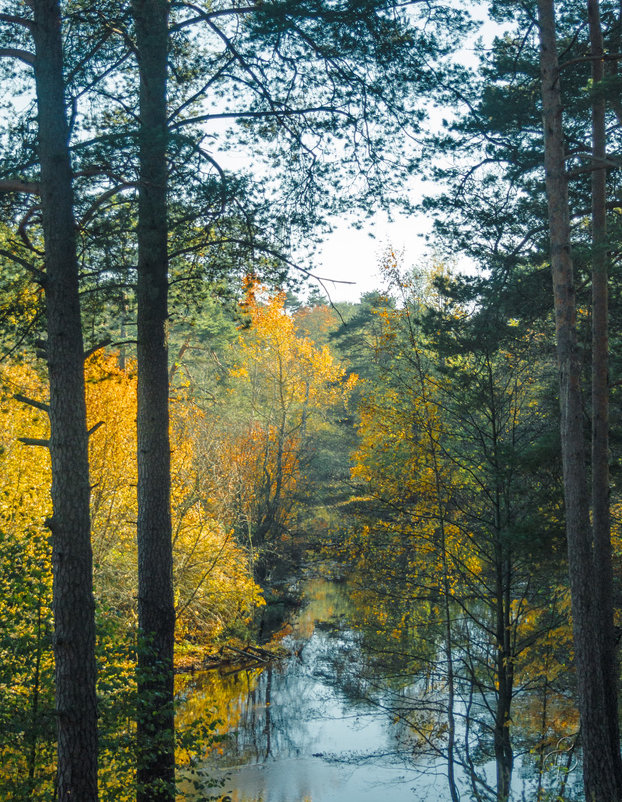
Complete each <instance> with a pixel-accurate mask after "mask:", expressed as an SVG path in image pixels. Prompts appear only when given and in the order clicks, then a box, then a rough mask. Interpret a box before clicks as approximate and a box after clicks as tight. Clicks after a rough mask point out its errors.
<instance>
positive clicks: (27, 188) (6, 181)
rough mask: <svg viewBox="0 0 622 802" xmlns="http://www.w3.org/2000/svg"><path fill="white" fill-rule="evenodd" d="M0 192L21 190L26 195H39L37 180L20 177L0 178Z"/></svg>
mask: <svg viewBox="0 0 622 802" xmlns="http://www.w3.org/2000/svg"><path fill="white" fill-rule="evenodd" d="M0 192H23V193H25V194H26V195H40V194H41V189H40V187H39V183H38V182H37V181H22V179H21V178H3V179H0Z"/></svg>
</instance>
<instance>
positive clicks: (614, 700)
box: [587, 0, 622, 789]
mask: <svg viewBox="0 0 622 802" xmlns="http://www.w3.org/2000/svg"><path fill="white" fill-rule="evenodd" d="M587 12H588V22H589V29H590V43H591V56H592V61H591V64H592V86H593V91H594V94H593V97H592V159H593V163H592V531H593V539H594V593H595V596H596V606H597V609H598V610H599V620H600V632H599V634H600V637H601V660H602V668H603V681H604V684H605V696H606V698H607V699H608V700H609V705H610V707H611V710H612V711H617V709H618V666H617V655H616V648H615V632H614V625H613V565H612V553H611V531H610V516H609V364H608V359H609V299H608V273H609V255H608V253H607V187H606V182H607V168H606V166H605V160H606V155H607V153H606V146H607V136H606V126H605V96H604V94H603V91H602V88H601V86H602V81H603V79H604V77H605V70H604V66H605V65H604V60H603V54H604V46H603V34H602V28H601V22H600V8H599V3H598V0H588V3H587ZM608 725H609V727H610V738H611V745H612V757H613V760H614V768H615V771H616V776H617V782H618V787H619V788H620V789H622V759H621V758H620V750H619V748H618V747H617V746H616V745H617V744H619V743H620V730H619V723H618V716H617V715H614V714H613V712H612V714H610V715H609V718H608Z"/></svg>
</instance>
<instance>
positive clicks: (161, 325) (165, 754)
mask: <svg viewBox="0 0 622 802" xmlns="http://www.w3.org/2000/svg"><path fill="white" fill-rule="evenodd" d="M132 13H133V16H134V21H135V25H136V44H137V57H138V67H139V73H140V184H139V207H138V291H137V297H138V318H137V324H138V414H137V431H138V627H139V637H140V643H139V650H138V696H139V709H138V722H137V738H138V774H137V777H138V794H137V799H138V801H139V802H172V800H174V798H175V789H174V779H175V747H174V718H173V713H174V711H173V638H174V629H175V609H174V599H173V559H172V533H171V511H170V488H171V477H170V444H169V409H168V352H167V344H166V321H167V316H168V310H167V296H168V251H167V163H166V148H167V121H166V80H167V55H168V52H167V51H168V3H167V0H133V2H132Z"/></svg>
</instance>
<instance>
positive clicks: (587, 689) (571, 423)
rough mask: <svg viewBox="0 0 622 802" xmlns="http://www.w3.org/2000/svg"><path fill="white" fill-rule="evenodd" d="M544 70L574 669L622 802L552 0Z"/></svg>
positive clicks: (605, 786)
mask: <svg viewBox="0 0 622 802" xmlns="http://www.w3.org/2000/svg"><path fill="white" fill-rule="evenodd" d="M538 17H539V26H540V66H541V75H542V106H543V109H542V112H543V127H544V145H545V156H544V164H545V173H546V193H547V201H548V209H549V236H550V242H551V270H552V274H553V296H554V303H555V321H556V330H557V356H558V362H559V386H560V406H561V444H562V462H563V474H564V500H565V510H566V536H567V541H568V569H569V574H570V592H571V597H572V617H573V636H574V647H575V666H576V671H577V687H578V704H579V713H580V716H581V733H582V739H583V775H584V787H585V796H586V800H589V802H616V801H618V802H619V800H620V799H621V798H622V794H621V789H620V787H619V784H618V778H617V771H616V761H617V759H618V758H616V756H615V755H614V752H618V751H619V744H616V745H615V748H614V747H613V746H612V744H611V736H610V733H611V726H610V724H609V721H610V717H611V716H612V715H617V712H616V711H614V710H612V707H611V704H610V703H609V701H608V699H607V697H606V694H605V681H604V678H603V674H602V662H601V638H600V637H599V631H600V615H601V614H605V615H607V611H604V610H599V609H598V607H597V598H596V597H595V595H594V587H595V572H594V563H593V549H592V534H591V528H590V518H589V503H588V492H587V476H586V466H585V446H584V437H583V414H582V408H581V386H580V362H579V355H578V349H577V333H576V313H575V290H574V281H573V264H572V254H571V248H570V216H569V206H568V179H567V175H566V170H565V161H564V145H563V127H562V105H561V93H560V75H559V65H558V61H557V49H556V48H557V43H556V32H555V11H554V4H553V0H538Z"/></svg>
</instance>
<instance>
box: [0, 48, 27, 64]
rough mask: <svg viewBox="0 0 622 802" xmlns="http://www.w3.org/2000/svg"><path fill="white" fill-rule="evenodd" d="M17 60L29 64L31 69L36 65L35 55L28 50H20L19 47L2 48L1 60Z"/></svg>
mask: <svg viewBox="0 0 622 802" xmlns="http://www.w3.org/2000/svg"><path fill="white" fill-rule="evenodd" d="M2 57H4V58H16V59H18V60H19V61H23V62H24V64H28V66H29V67H32V65H33V64H34V63H35V54H34V53H30V52H29V51H28V50H20V48H18V47H0V58H2Z"/></svg>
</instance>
